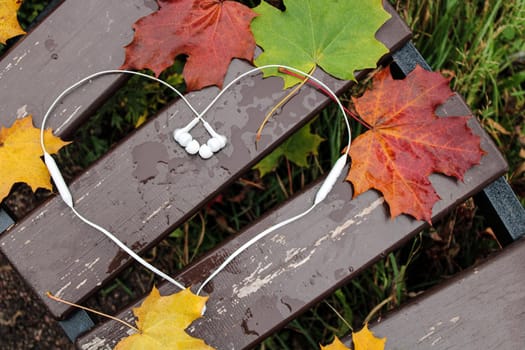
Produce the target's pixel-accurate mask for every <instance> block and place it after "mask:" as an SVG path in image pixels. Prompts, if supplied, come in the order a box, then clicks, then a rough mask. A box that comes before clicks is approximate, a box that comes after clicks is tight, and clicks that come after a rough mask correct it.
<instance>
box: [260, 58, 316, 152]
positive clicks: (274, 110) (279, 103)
mask: <svg viewBox="0 0 525 350" xmlns="http://www.w3.org/2000/svg"><path fill="white" fill-rule="evenodd" d="M314 71H315V66H314V67H313V68H312V69H311V70H310V72H308V74H310V75H311V74H313V72H314ZM292 75H293V74H292ZM298 77H299V79H300V80H301V83H300V84H299V85H297V86H296V87H295V88H294V89H293V90H292V91H290V92H289V93H288V94H287V95H286V96H285V97H284V98H283V99H282V100H281V101H279V102H278V103H277V104H276V105H275V106H274V107H273V108H272V109H271V110H270V111H269V112H268V113H267V114H266V116H265V117H264V120H263V122H262V123H261V126H259V129H257V135H256V136H255V147H257V143H258V142H259V140H260V139H261V133H262V131H263V129H264V127H265V126H266V124H267V123H268V121H269V120H270V118H271V117H272V115H274V114H275V112H276V111H277V110H278V109H279V108H281V107H282V106H283V105H284V104H285V103H286V102H288V101H289V100H290V99H291V98H292V97H293V96H295V94H297V92H298V91H299V90H300V89H301V88H302V87H303V86H304V85H305V84H306V83H307V81H308V79H305V78H304V77H301V76H300V75H298Z"/></svg>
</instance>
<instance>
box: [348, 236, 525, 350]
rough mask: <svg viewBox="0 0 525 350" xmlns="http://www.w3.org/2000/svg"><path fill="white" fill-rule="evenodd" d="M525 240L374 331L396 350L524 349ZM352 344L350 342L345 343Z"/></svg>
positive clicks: (416, 301) (413, 303)
mask: <svg viewBox="0 0 525 350" xmlns="http://www.w3.org/2000/svg"><path fill="white" fill-rule="evenodd" d="M524 261H525V239H521V240H520V241H517V242H515V243H513V244H512V245H511V246H509V247H507V248H505V250H504V251H503V252H500V253H499V254H498V255H497V256H496V257H492V258H489V259H488V260H487V261H486V262H485V263H484V264H482V265H481V266H478V267H475V268H473V269H470V270H468V271H466V272H464V273H462V274H461V275H460V276H458V277H456V278H454V279H453V280H452V281H450V282H448V283H446V284H444V285H440V286H439V287H437V288H436V289H434V290H431V291H429V292H428V293H425V294H424V295H421V296H420V297H418V298H417V299H416V300H414V301H413V302H411V303H410V304H409V305H407V306H405V307H403V308H401V309H400V310H399V311H397V312H393V313H391V314H390V315H387V316H386V317H385V318H384V319H382V320H381V321H380V322H378V323H374V324H372V325H371V326H370V328H371V329H372V331H373V332H374V333H375V334H376V336H378V337H387V342H386V348H387V349H392V350H397V349H399V350H400V349H422V350H423V349H425V350H427V349H465V350H477V349H522V348H523V346H524V344H525V288H524V286H525V282H524V281H525V264H523V262H524ZM345 343H346V344H347V345H349V344H350V340H349V339H347V341H346V342H345Z"/></svg>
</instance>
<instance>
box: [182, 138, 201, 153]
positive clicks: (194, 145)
mask: <svg viewBox="0 0 525 350" xmlns="http://www.w3.org/2000/svg"><path fill="white" fill-rule="evenodd" d="M185 149H186V152H188V154H197V153H198V152H199V149H200V145H199V142H197V140H191V141H190V142H189V143H188V144H187V145H186V147H185Z"/></svg>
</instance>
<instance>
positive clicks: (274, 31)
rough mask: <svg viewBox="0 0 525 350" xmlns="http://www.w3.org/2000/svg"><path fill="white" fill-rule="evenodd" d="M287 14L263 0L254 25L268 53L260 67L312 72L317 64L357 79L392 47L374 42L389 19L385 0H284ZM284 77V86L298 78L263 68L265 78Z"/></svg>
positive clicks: (338, 75) (258, 63) (259, 60)
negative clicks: (277, 65) (276, 65)
mask: <svg viewBox="0 0 525 350" xmlns="http://www.w3.org/2000/svg"><path fill="white" fill-rule="evenodd" d="M284 4H285V6H286V11H280V10H278V9H277V8H275V7H273V6H271V5H268V4H267V3H266V2H264V1H261V4H260V5H259V6H257V7H256V8H255V9H254V10H255V12H256V13H257V14H259V16H257V17H256V18H255V19H254V20H253V21H252V24H251V29H252V32H253V34H254V36H255V41H256V43H257V45H259V46H261V47H262V48H263V50H264V52H263V53H262V54H261V55H260V56H259V57H257V58H256V59H255V65H256V66H259V67H260V66H263V65H266V64H284V65H287V66H291V67H294V68H298V69H301V70H303V71H305V72H310V71H311V70H312V69H313V68H314V67H316V66H319V67H321V68H322V69H323V70H324V71H325V72H327V73H329V74H331V75H332V76H334V77H336V78H339V79H343V80H355V77H354V72H355V71H356V70H362V69H365V68H375V67H376V64H377V61H378V60H379V59H380V58H381V57H382V56H383V55H384V54H386V53H387V52H388V49H387V48H386V47H385V46H384V45H383V44H382V43H381V42H379V41H378V40H377V39H376V38H375V33H376V32H377V30H378V29H379V28H380V27H381V26H382V25H383V24H384V23H385V22H386V21H387V20H388V19H389V18H390V17H391V16H390V14H389V13H387V12H386V11H385V10H384V8H383V5H382V0H330V1H320V0H286V1H285V3H284ZM269 75H278V76H281V77H283V78H284V88H288V87H290V86H293V85H295V84H297V83H298V82H299V80H298V79H297V78H294V77H292V76H288V75H284V74H280V73H278V72H277V70H270V69H268V70H265V76H269Z"/></svg>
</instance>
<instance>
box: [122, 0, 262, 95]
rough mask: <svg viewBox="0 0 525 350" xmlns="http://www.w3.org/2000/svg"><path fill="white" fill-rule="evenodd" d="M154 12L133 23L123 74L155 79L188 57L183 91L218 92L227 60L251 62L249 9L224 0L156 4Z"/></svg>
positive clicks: (252, 46) (161, 1)
mask: <svg viewBox="0 0 525 350" xmlns="http://www.w3.org/2000/svg"><path fill="white" fill-rule="evenodd" d="M158 3H159V7H160V8H159V10H158V11H157V12H154V13H152V14H151V15H148V16H146V17H143V18H141V19H139V20H138V21H137V22H136V23H135V24H134V25H133V29H134V30H135V37H134V39H133V41H132V42H131V43H130V44H129V45H128V46H127V47H126V60H125V62H124V64H123V65H122V68H124V69H143V68H149V69H151V70H153V72H155V74H156V75H159V74H160V73H161V72H162V71H163V70H164V69H166V68H168V67H170V66H171V65H172V64H173V61H174V60H175V57H177V56H178V55H188V59H187V61H186V65H185V66H184V71H183V75H184V79H185V81H186V86H187V88H188V90H190V91H192V90H198V89H202V88H203V87H205V86H209V85H217V86H219V87H222V83H223V80H224V76H225V75H226V71H227V69H228V66H229V65H230V61H231V60H232V58H241V59H245V60H248V61H252V60H253V55H254V52H255V51H254V50H255V39H254V38H253V35H252V32H251V30H250V22H251V21H252V19H253V18H254V17H255V16H256V14H255V12H253V11H252V10H251V9H250V8H249V7H247V6H245V5H243V4H240V3H238V2H234V1H228V0H221V1H217V0H179V1H168V0H158Z"/></svg>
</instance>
